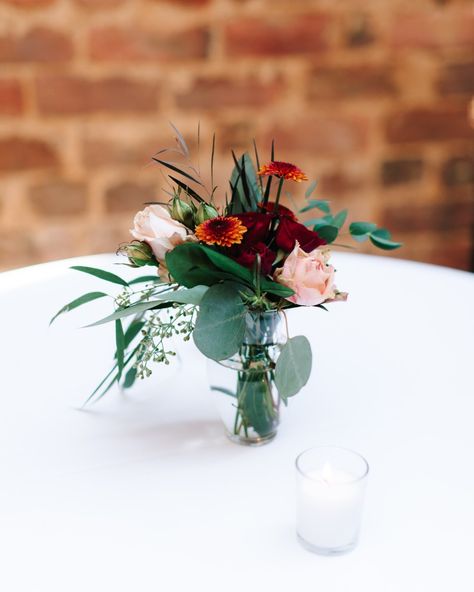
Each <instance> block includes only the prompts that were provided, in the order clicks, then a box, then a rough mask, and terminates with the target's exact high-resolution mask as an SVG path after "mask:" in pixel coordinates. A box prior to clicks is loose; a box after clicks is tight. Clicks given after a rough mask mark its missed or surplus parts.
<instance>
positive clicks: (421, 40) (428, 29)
mask: <svg viewBox="0 0 474 592" xmlns="http://www.w3.org/2000/svg"><path fill="white" fill-rule="evenodd" d="M445 29H446V19H445V18H443V15H442V13H441V12H439V11H429V12H411V13H406V14H400V15H398V16H397V17H395V18H393V19H392V29H391V31H390V39H389V40H390V43H391V45H392V46H394V47H397V48H404V47H406V48H423V49H434V48H437V47H440V46H442V45H443V44H444V43H445V41H446V32H445Z"/></svg>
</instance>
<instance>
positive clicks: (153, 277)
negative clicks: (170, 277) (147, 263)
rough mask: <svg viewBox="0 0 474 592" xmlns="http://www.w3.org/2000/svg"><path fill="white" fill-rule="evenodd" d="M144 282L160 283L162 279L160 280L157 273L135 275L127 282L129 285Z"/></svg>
mask: <svg viewBox="0 0 474 592" xmlns="http://www.w3.org/2000/svg"><path fill="white" fill-rule="evenodd" d="M145 282H152V283H154V284H162V283H163V280H161V279H160V278H159V277H158V276H157V275H142V276H140V277H137V278H135V279H133V280H131V281H130V282H128V285H129V286H133V285H134V284H143V283H145Z"/></svg>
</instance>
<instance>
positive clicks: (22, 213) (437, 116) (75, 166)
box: [0, 0, 474, 269]
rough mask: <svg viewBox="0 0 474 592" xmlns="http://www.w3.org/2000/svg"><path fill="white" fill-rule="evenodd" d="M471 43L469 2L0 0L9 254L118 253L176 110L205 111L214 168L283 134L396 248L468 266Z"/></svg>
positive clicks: (156, 180) (0, 221)
mask: <svg viewBox="0 0 474 592" xmlns="http://www.w3.org/2000/svg"><path fill="white" fill-rule="evenodd" d="M473 44H474V24H473V9H472V5H471V2H470V1H464V0H451V1H449V0H437V1H436V0H417V1H416V2H413V0H387V1H381V0H364V1H361V0H360V1H359V0H346V1H343V0H291V2H288V1H283V0H168V1H165V0H0V175H1V183H0V230H1V232H0V267H1V268H3V269H5V268H10V267H15V266H20V265H25V264H28V263H33V262H39V261H44V260H48V259H53V258H62V257H68V256H73V255H78V254H85V253H93V252H102V251H107V250H112V249H114V248H115V246H116V244H117V243H118V242H120V241H123V240H126V239H127V229H128V227H129V224H130V218H131V216H132V214H133V212H134V211H135V210H136V209H138V208H139V207H140V205H141V204H142V203H143V202H144V201H147V200H150V199H156V198H157V196H158V192H159V188H160V186H162V184H163V179H162V176H161V174H160V172H159V170H158V169H157V168H155V167H152V166H148V165H147V162H148V159H149V156H150V155H151V154H152V153H154V152H155V151H156V150H157V149H158V148H160V147H161V146H162V145H163V144H168V143H169V140H170V136H169V130H168V126H167V121H168V120H172V121H173V122H174V123H175V124H177V125H178V127H180V129H181V130H182V131H183V132H184V133H185V134H189V135H190V136H191V138H192V137H193V135H194V134H195V130H196V126H197V122H198V120H200V122H201V129H202V133H203V135H209V136H210V135H211V134H212V131H214V130H216V132H217V136H218V163H219V168H218V177H219V179H221V180H224V179H225V176H226V174H228V169H229V167H230V158H229V155H228V151H229V148H230V147H234V148H236V149H237V150H241V149H244V148H247V147H248V146H249V140H251V139H252V137H255V138H256V139H257V141H258V142H259V144H260V145H261V147H262V150H263V149H264V148H265V147H268V145H269V143H270V141H271V138H272V137H274V138H275V139H276V141H277V156H278V157H280V158H281V159H284V160H289V161H293V162H295V163H296V164H298V165H299V166H301V167H302V168H303V169H304V170H305V171H306V172H307V173H308V174H309V175H311V176H314V177H318V178H319V179H320V184H319V194H318V195H319V196H320V197H321V198H328V199H331V200H332V201H333V203H334V207H335V208H336V209H337V208H342V207H346V206H349V207H350V208H351V209H352V211H353V215H354V217H356V218H358V219H374V220H375V221H377V222H379V223H380V224H386V225H387V226H389V227H390V228H391V229H392V230H393V231H394V234H395V236H396V237H397V238H400V239H401V240H403V241H405V243H406V246H405V248H404V250H403V252H400V253H399V255H401V256H403V257H406V258H412V259H417V260H421V261H430V262H434V263H439V264H443V265H451V266H454V267H459V268H463V269H467V268H469V266H470V264H471V242H472V234H471V228H472V222H473V178H474V171H473V160H472V158H473V136H472V128H471V127H470V126H469V118H468V111H469V104H470V100H471V96H472V95H473V94H474V58H473V55H474V54H473ZM208 147H209V146H208V145H207V146H203V147H202V148H203V150H202V155H201V165H202V166H204V163H205V162H206V160H205V157H204V154H205V150H204V149H206V148H208Z"/></svg>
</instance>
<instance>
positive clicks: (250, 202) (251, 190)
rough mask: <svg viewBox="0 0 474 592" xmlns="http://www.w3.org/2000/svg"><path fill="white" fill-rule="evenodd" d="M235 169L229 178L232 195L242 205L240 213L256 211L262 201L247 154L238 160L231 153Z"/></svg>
mask: <svg viewBox="0 0 474 592" xmlns="http://www.w3.org/2000/svg"><path fill="white" fill-rule="evenodd" d="M232 156H233V158H234V163H235V167H234V170H233V171H232V175H231V178H230V184H231V188H232V190H233V194H234V193H235V194H236V196H237V198H238V199H239V201H240V203H241V205H242V211H246V212H248V211H251V212H255V211H257V204H258V202H259V201H261V199H262V194H261V190H260V186H259V183H258V179H257V171H256V170H255V167H254V165H253V162H252V159H251V158H250V155H249V154H248V152H246V153H245V154H243V155H242V156H241V157H240V158H239V159H237V157H236V156H235V154H233V153H232ZM235 213H238V212H235Z"/></svg>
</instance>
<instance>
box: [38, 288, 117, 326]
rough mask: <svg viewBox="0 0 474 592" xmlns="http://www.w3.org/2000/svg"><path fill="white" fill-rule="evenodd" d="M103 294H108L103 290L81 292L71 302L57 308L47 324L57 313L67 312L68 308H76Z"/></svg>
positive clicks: (54, 318) (101, 296)
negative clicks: (80, 294) (81, 293)
mask: <svg viewBox="0 0 474 592" xmlns="http://www.w3.org/2000/svg"><path fill="white" fill-rule="evenodd" d="M104 296H108V294H105V293H104V292H87V294H83V295H82V296H80V297H79V298H76V299H75V300H73V301H72V302H69V304H66V305H65V306H63V307H62V308H61V310H58V312H57V313H56V314H55V315H54V317H53V318H52V319H51V320H50V321H49V324H50V325H51V324H52V323H53V322H54V321H55V320H56V319H57V318H58V317H59V315H61V314H63V313H65V312H69V311H70V310H74V309H75V308H78V307H79V306H82V305H83V304H86V303H87V302H92V300H97V298H103V297H104Z"/></svg>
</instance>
